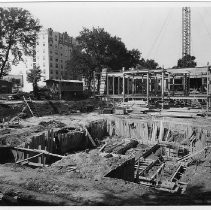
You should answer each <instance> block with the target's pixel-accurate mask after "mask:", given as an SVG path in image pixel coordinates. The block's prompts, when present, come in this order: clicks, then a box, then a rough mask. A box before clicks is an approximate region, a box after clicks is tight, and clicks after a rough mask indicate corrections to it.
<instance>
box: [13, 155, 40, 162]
mask: <svg viewBox="0 0 211 210" xmlns="http://www.w3.org/2000/svg"><path fill="white" fill-rule="evenodd" d="M41 155H42V153H39V154H37V155H34V156H32V157H29V158H26V159H23V160H19V161H17V162H16V163H17V164H18V163H22V162H24V161H27V162H28V160H31V159H33V158H36V157H39V156H41Z"/></svg>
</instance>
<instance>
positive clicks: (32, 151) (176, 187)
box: [0, 117, 211, 205]
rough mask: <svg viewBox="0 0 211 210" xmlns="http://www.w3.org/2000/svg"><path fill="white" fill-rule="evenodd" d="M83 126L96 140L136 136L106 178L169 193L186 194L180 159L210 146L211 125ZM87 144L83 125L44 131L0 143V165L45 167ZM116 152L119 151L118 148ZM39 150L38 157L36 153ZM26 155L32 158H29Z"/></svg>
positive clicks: (117, 121)
mask: <svg viewBox="0 0 211 210" xmlns="http://www.w3.org/2000/svg"><path fill="white" fill-rule="evenodd" d="M86 129H87V130H88V132H89V134H90V135H91V137H92V138H93V139H94V141H95V142H98V143H101V141H102V140H104V139H105V137H107V136H109V137H110V138H114V137H119V139H121V140H122V139H124V138H129V139H136V141H137V142H138V143H137V144H135V146H134V144H131V145H133V146H132V147H128V148H126V147H124V149H125V148H126V150H124V154H121V155H128V154H130V150H131V149H132V150H136V152H135V153H134V155H133V156H132V157H131V158H129V159H128V160H126V161H125V162H124V163H122V164H121V165H119V166H117V167H116V168H115V169H112V170H111V171H109V172H108V173H107V174H106V175H105V177H109V178H111V179H113V178H115V179H123V180H125V181H129V182H134V183H137V184H141V185H146V186H149V187H153V188H154V189H157V190H162V191H167V192H170V193H178V192H179V193H184V192H185V189H186V187H187V184H188V183H183V182H182V181H181V179H182V176H183V175H184V174H185V172H186V168H187V164H186V163H185V162H183V161H182V160H183V158H184V157H185V158H186V157H188V156H190V155H192V154H195V153H196V152H198V151H201V150H203V148H205V147H207V146H210V144H211V132H210V130H211V129H210V127H206V126H204V127H203V126H197V125H191V124H188V123H186V124H185V123H181V122H170V121H168V120H165V119H161V120H158V119H153V120H142V119H131V118H124V117H123V118H122V117H107V118H106V119H103V120H96V121H92V122H90V123H89V124H88V125H87V126H86ZM100 145H101V144H100ZM127 145H128V144H127ZM87 148H89V149H92V148H94V147H93V145H92V143H91V141H90V138H89V136H88V135H87V131H86V130H85V129H84V128H75V127H69V128H68V127H67V128H62V129H57V130H48V131H45V132H43V133H39V134H37V135H36V136H33V137H31V139H30V141H29V142H28V143H26V144H25V145H24V147H23V148H14V147H0V164H5V163H17V162H19V163H21V164H25V165H26V166H29V167H32V168H33V167H34V168H35V167H43V166H45V165H47V166H48V165H51V164H52V163H54V162H56V161H58V160H60V159H62V158H63V156H65V155H66V154H68V153H72V152H77V151H82V150H85V149H87ZM115 149H116V146H115ZM104 150H105V151H106V147H105V149H104ZM120 150H121V151H123V150H122V148H120V149H119V150H118V151H120ZM43 151H45V152H43ZM102 152H103V151H102ZM40 153H41V155H40V156H36V155H39V154H40ZM109 154H111V157H112V155H114V154H115V150H112V149H110V150H109ZM117 155H118V153H117ZM27 158H31V159H30V161H29V160H26V159H27ZM108 158H109V156H108ZM24 160H26V161H24ZM4 202H5V201H4ZM32 203H33V202H32ZM35 203H36V202H35ZM17 205H18V204H17Z"/></svg>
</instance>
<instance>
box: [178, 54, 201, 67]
mask: <svg viewBox="0 0 211 210" xmlns="http://www.w3.org/2000/svg"><path fill="white" fill-rule="evenodd" d="M195 59H196V58H195V57H194V56H191V55H186V56H184V57H183V58H181V59H179V60H178V62H177V68H193V67H196V64H197V63H196V62H195Z"/></svg>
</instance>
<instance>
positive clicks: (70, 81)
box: [44, 79, 83, 83]
mask: <svg viewBox="0 0 211 210" xmlns="http://www.w3.org/2000/svg"><path fill="white" fill-rule="evenodd" d="M48 81H53V82H69V83H83V82H82V81H80V80H59V79H48V80H45V81H44V82H48Z"/></svg>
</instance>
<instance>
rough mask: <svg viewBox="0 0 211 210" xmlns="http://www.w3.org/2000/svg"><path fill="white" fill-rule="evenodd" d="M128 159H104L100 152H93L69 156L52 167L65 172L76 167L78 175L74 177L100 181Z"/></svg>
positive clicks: (120, 157)
mask: <svg viewBox="0 0 211 210" xmlns="http://www.w3.org/2000/svg"><path fill="white" fill-rule="evenodd" d="M127 159H128V157H122V156H119V157H110V158H106V157H102V156H100V155H99V152H98V150H92V151H90V152H89V153H86V152H80V153H77V154H71V155H68V156H67V157H66V158H63V159H62V160H60V161H58V162H56V163H55V164H53V165H52V167H53V168H60V170H61V169H63V172H64V170H68V168H69V169H70V167H73V166H74V167H75V172H76V174H75V175H74V176H76V177H80V178H88V179H94V180H98V179H101V178H102V177H104V176H105V175H106V174H107V173H108V172H109V171H111V170H113V169H115V168H116V167H117V166H119V165H121V164H123V163H124V162H125V161H126V160H127Z"/></svg>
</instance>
